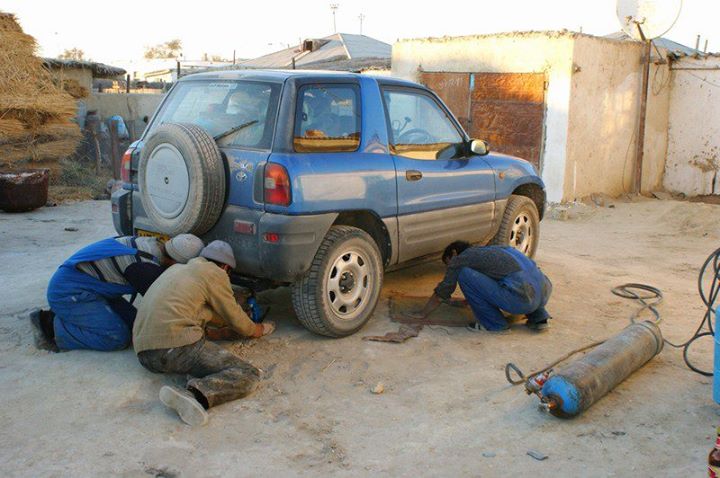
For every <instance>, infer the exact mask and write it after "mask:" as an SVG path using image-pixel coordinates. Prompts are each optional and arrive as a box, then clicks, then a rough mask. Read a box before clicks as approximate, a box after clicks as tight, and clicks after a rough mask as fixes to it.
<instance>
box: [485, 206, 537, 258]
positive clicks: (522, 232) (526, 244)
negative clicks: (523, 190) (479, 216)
mask: <svg viewBox="0 0 720 478" xmlns="http://www.w3.org/2000/svg"><path fill="white" fill-rule="evenodd" d="M539 241H540V214H538V210H537V206H536V205H535V203H534V202H533V200H532V199H530V198H528V197H526V196H516V195H514V194H513V195H511V196H510V198H509V199H508V202H507V205H506V206H505V212H504V213H503V217H502V222H501V223H500V228H499V229H498V231H497V234H495V237H493V239H492V241H490V243H491V244H492V245H497V246H511V247H514V248H515V249H518V250H519V251H520V252H522V253H523V254H525V255H526V256H528V257H533V256H535V251H537V247H538V242H539Z"/></svg>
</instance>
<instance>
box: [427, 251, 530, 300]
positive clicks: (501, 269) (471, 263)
mask: <svg viewBox="0 0 720 478" xmlns="http://www.w3.org/2000/svg"><path fill="white" fill-rule="evenodd" d="M503 249H504V247H502V246H485V247H469V248H467V249H465V250H464V251H463V252H462V254H460V255H458V256H455V257H453V258H452V259H451V260H450V263H449V264H448V268H447V271H446V272H445V277H444V278H443V280H442V282H440V283H439V284H438V285H437V287H435V294H436V295H437V296H438V297H440V298H441V299H443V300H447V299H449V298H450V296H451V295H452V294H453V292H455V288H456V287H457V281H458V276H459V275H460V270H462V268H463V267H469V268H471V269H474V270H476V271H478V272H481V273H483V274H485V275H486V276H488V277H491V278H493V279H495V280H500V279H502V278H503V277H505V276H507V275H509V274H512V273H513V272H518V271H520V265H519V264H518V263H517V261H516V260H515V258H513V257H512V256H511V255H510V254H508V253H507V252H505V251H504V250H503Z"/></svg>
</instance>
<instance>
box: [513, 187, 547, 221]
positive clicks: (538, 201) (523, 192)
mask: <svg viewBox="0 0 720 478" xmlns="http://www.w3.org/2000/svg"><path fill="white" fill-rule="evenodd" d="M511 194H514V195H516V196H525V197H528V198H530V199H531V200H532V201H533V202H534V203H535V207H537V210H538V215H539V216H540V220H542V218H543V216H544V215H545V203H546V196H545V190H544V189H543V188H542V186H540V185H539V184H536V183H524V184H521V185H519V186H516V187H515V189H513V191H512V193H511Z"/></svg>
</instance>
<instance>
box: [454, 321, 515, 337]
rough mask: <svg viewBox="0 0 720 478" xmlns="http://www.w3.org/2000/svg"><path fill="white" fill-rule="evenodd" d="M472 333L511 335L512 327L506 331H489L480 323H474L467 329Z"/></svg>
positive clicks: (505, 329) (506, 328)
mask: <svg viewBox="0 0 720 478" xmlns="http://www.w3.org/2000/svg"><path fill="white" fill-rule="evenodd" d="M465 328H466V329H467V330H469V331H470V332H484V333H486V334H493V335H507V334H509V333H510V327H505V328H504V329H498V330H488V329H486V328H485V327H483V325H482V324H481V323H480V322H474V323H472V324H470V325H468V326H466V327H465Z"/></svg>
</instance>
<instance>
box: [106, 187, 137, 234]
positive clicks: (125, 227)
mask: <svg viewBox="0 0 720 478" xmlns="http://www.w3.org/2000/svg"><path fill="white" fill-rule="evenodd" d="M110 203H111V204H112V219H113V226H115V230H116V231H117V233H118V234H119V235H121V236H129V235H131V234H132V233H133V225H132V191H128V190H126V189H122V188H121V189H118V190H117V191H115V192H114V193H113V194H112V196H111V197H110Z"/></svg>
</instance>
